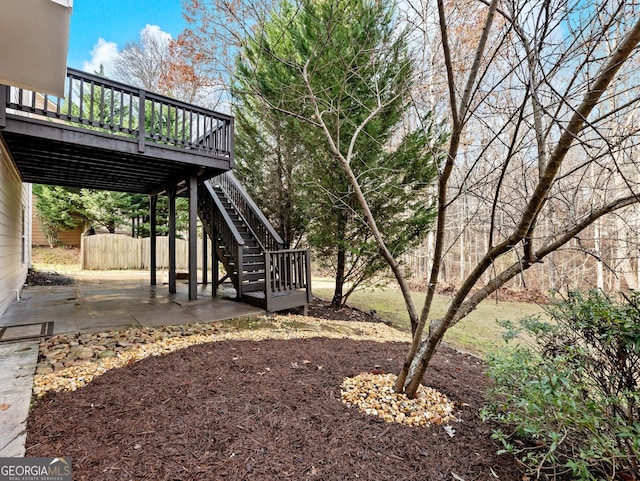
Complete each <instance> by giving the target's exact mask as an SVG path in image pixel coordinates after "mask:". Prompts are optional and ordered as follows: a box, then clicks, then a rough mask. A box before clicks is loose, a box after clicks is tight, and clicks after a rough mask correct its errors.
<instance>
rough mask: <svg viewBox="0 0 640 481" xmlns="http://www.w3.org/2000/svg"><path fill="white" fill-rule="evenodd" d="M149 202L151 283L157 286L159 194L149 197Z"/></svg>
mask: <svg viewBox="0 0 640 481" xmlns="http://www.w3.org/2000/svg"><path fill="white" fill-rule="evenodd" d="M149 204H150V209H149V210H150V212H149V217H150V219H149V230H150V236H151V238H150V239H149V240H150V242H151V248H150V249H149V251H150V253H151V260H150V262H149V268H150V270H151V285H152V286H155V285H157V283H158V282H157V277H156V270H157V266H158V255H157V253H158V250H157V245H158V244H157V233H156V230H157V229H156V214H157V211H158V196H157V195H152V196H151V197H150V198H149Z"/></svg>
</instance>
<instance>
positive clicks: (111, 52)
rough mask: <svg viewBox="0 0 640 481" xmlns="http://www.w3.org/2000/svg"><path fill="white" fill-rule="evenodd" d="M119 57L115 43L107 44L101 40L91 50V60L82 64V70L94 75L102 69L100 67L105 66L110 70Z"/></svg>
mask: <svg viewBox="0 0 640 481" xmlns="http://www.w3.org/2000/svg"><path fill="white" fill-rule="evenodd" d="M117 56H118V45H117V44H116V43H115V42H107V41H106V40H105V39H104V38H99V39H98V42H97V43H96V44H95V45H94V46H93V49H92V50H91V60H89V61H86V60H85V61H84V62H83V63H82V70H84V71H85V72H89V73H94V72H96V71H97V70H99V69H100V65H104V66H105V69H107V70H108V66H109V65H110V64H111V63H112V62H113V60H114V59H115V58H116V57H117Z"/></svg>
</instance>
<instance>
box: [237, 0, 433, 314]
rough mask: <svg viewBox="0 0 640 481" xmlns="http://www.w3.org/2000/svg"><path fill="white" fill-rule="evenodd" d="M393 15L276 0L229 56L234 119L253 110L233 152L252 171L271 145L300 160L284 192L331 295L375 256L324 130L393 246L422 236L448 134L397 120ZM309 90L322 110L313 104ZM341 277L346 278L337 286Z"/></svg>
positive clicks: (405, 62) (382, 6) (399, 81)
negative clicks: (242, 143) (241, 146)
mask: <svg viewBox="0 0 640 481" xmlns="http://www.w3.org/2000/svg"><path fill="white" fill-rule="evenodd" d="M394 14H395V10H394V8H393V6H392V5H391V4H389V3H388V2H380V1H374V0H354V1H352V0H319V1H317V0H302V1H300V2H297V3H291V2H289V1H286V0H285V1H283V2H281V3H280V4H279V5H278V7H277V8H276V9H275V10H274V11H273V12H272V15H271V17H270V18H268V19H267V20H266V21H264V22H263V23H262V24H261V25H259V27H258V28H256V29H255V31H256V32H257V33H256V35H255V36H254V37H252V38H248V39H247V40H246V41H245V44H244V47H243V49H242V51H241V53H240V55H239V56H238V59H237V73H236V83H235V89H234V90H235V92H236V96H237V98H238V100H239V103H238V118H239V119H241V120H240V121H239V130H241V129H243V128H244V127H245V124H244V118H245V116H246V117H248V118H251V119H259V120H258V121H254V122H253V123H252V124H250V127H251V129H247V132H246V134H247V135H244V134H245V133H244V132H243V133H242V134H239V135H242V137H239V138H243V139H245V138H246V137H251V138H253V139H254V141H255V145H254V146H252V147H250V148H247V149H246V150H244V151H241V152H240V154H241V160H240V161H239V164H240V165H243V166H245V167H244V168H245V171H251V172H252V173H253V174H252V176H251V179H252V180H254V179H255V178H256V176H257V175H259V176H260V177H261V178H267V177H273V176H277V175H278V174H279V173H278V172H277V168H278V164H277V163H276V162H273V161H266V162H265V159H270V158H273V157H274V156H275V157H277V156H278V155H279V153H281V152H284V153H285V155H287V156H288V157H287V158H288V160H289V161H290V162H292V163H293V164H296V163H297V164H299V165H301V167H300V169H299V171H298V173H299V175H298V176H297V177H296V178H295V182H294V184H293V185H292V186H290V188H291V189H292V190H291V191H290V194H291V193H293V194H291V197H292V198H295V199H297V203H296V206H297V209H299V210H300V211H301V212H303V213H304V214H305V215H303V216H302V218H303V219H305V220H306V225H305V226H304V227H305V232H306V235H307V240H308V241H309V242H310V244H311V245H312V246H313V247H314V249H315V252H316V254H317V255H319V256H320V257H321V260H322V262H323V264H324V265H326V266H329V267H331V268H332V270H333V273H334V275H335V281H336V289H335V292H334V296H333V300H332V303H333V305H334V306H338V305H341V304H343V303H344V302H346V300H347V298H348V296H349V295H350V294H351V292H353V289H354V288H355V287H357V285H359V284H361V283H362V282H366V281H368V280H371V279H372V278H373V277H374V276H375V275H376V274H378V273H380V272H381V271H382V270H383V269H384V267H385V263H384V261H383V260H382V259H380V258H379V257H378V248H377V246H376V243H375V241H374V239H373V237H372V235H371V231H370V229H369V228H368V226H367V222H366V220H365V216H364V215H363V211H362V207H361V206H360V204H359V202H358V200H357V197H356V193H355V192H354V190H353V187H352V184H351V183H350V182H349V179H348V177H347V175H346V173H345V172H344V170H343V169H341V168H340V165H339V162H338V159H337V157H336V155H335V152H334V151H332V149H331V148H330V146H329V145H328V143H327V133H328V134H329V136H330V137H331V138H332V139H333V142H334V144H335V147H336V148H337V149H338V150H339V151H340V152H344V153H345V154H347V153H348V154H349V155H348V157H349V158H350V159H351V165H350V167H351V169H352V171H353V173H354V175H356V176H357V178H358V180H359V182H360V185H361V186H362V188H363V189H365V190H366V194H367V199H368V201H369V207H370V209H371V211H372V212H373V213H374V216H375V218H376V219H381V221H380V225H379V227H380V230H381V231H382V232H383V234H384V235H385V239H386V241H387V245H388V246H389V248H390V249H391V251H392V252H393V254H394V255H396V256H398V255H401V254H402V253H403V252H405V251H406V250H407V249H409V248H411V247H412V246H413V245H414V244H415V243H417V242H419V241H420V240H421V239H423V238H424V236H425V235H426V233H427V231H428V229H429V226H430V224H431V221H432V218H433V211H432V208H431V203H430V202H429V201H428V196H427V193H426V191H427V188H428V187H429V185H430V184H431V182H432V181H433V179H434V178H435V175H436V168H435V167H436V162H437V160H439V158H438V155H436V156H434V155H433V153H434V152H435V153H436V154H437V153H438V152H439V147H440V146H441V145H442V143H443V142H444V141H445V140H446V139H445V136H444V135H443V134H442V133H441V132H439V131H437V129H435V127H434V126H432V127H433V128H432V129H424V130H423V129H420V130H417V131H415V132H409V133H408V134H406V135H402V134H401V133H400V131H399V126H400V124H401V121H402V119H403V117H404V116H405V114H406V112H407V108H408V105H409V104H408V96H409V91H410V88H411V78H412V75H413V69H412V63H411V59H410V56H409V53H408V49H407V38H406V35H405V33H404V32H398V31H397V25H396V23H395V21H394ZM312 95H313V96H314V101H316V102H319V103H320V104H321V105H322V107H323V110H322V111H321V112H316V111H314V110H313V107H312V102H309V98H310V96H312ZM318 115H321V116H322V120H323V121H324V126H325V127H326V130H327V131H326V132H325V131H324V130H323V127H322V126H321V124H320V123H319V122H317V116H318ZM428 147H432V148H431V149H429V148H428ZM280 155H281V156H282V154H280ZM290 170H293V169H290ZM256 172H259V174H256ZM265 172H269V174H267V173H265ZM265 185H266V188H264V189H262V188H261V189H262V190H264V191H265V192H264V193H261V200H262V199H264V200H262V203H264V202H265V201H267V203H268V199H269V195H271V198H272V199H274V198H276V199H279V198H281V197H282V196H283V192H276V189H278V188H281V184H278V183H276V184H275V185H276V187H275V188H274V189H273V190H271V191H270V192H269V191H268V184H266V183H265ZM298 192H302V194H299V193H298ZM274 196H277V197H274ZM347 282H349V283H350V285H351V288H350V289H349V290H348V291H346V292H345V291H344V285H345V284H346V283H347Z"/></svg>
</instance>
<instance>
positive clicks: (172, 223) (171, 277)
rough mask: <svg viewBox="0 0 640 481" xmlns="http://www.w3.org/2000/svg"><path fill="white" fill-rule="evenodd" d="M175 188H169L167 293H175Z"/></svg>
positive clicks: (173, 186)
mask: <svg viewBox="0 0 640 481" xmlns="http://www.w3.org/2000/svg"><path fill="white" fill-rule="evenodd" d="M176 290H177V289H176V186H175V185H172V186H171V187H169V293H170V294H175V293H176Z"/></svg>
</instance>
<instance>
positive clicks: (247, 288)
mask: <svg viewBox="0 0 640 481" xmlns="http://www.w3.org/2000/svg"><path fill="white" fill-rule="evenodd" d="M264 285H265V284H264V282H250V283H246V284H242V292H257V291H264Z"/></svg>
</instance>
